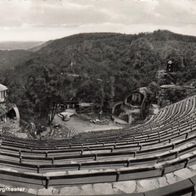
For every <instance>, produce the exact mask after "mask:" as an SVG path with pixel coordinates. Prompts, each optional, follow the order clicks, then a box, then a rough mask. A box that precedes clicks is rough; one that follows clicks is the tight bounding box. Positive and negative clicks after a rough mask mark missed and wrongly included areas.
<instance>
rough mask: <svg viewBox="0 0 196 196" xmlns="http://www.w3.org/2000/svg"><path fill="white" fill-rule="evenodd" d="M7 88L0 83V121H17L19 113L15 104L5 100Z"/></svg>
mask: <svg viewBox="0 0 196 196" xmlns="http://www.w3.org/2000/svg"><path fill="white" fill-rule="evenodd" d="M7 91H8V88H7V87H6V86H4V85H3V84H0V122H2V121H3V122H6V121H7V120H8V119H11V120H14V121H17V122H19V120H20V114H19V110H18V108H17V106H16V105H15V104H14V103H10V102H9V101H8V100H7Z"/></svg>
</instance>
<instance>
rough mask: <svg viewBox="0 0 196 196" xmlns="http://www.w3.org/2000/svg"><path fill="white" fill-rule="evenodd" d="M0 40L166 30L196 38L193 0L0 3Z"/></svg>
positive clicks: (195, 2) (21, 0)
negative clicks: (82, 33) (103, 32)
mask: <svg viewBox="0 0 196 196" xmlns="http://www.w3.org/2000/svg"><path fill="white" fill-rule="evenodd" d="M0 17H1V20H0V39H1V40H10V39H12V40H13V39H15V40H24V39H25V40H48V39H55V38H59V37H63V36H66V35H70V34H74V33H81V32H101V31H110V32H112V31H113V32H122V33H138V32H140V31H153V30H156V29H169V30H172V31H176V32H178V33H185V34H193V35H196V33H195V32H196V27H195V25H196V0H10V1H3V0H0Z"/></svg>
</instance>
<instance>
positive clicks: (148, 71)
mask: <svg viewBox="0 0 196 196" xmlns="http://www.w3.org/2000/svg"><path fill="white" fill-rule="evenodd" d="M1 53H2V52H0V54H1ZM24 54H25V55H24ZM13 55H15V54H12V53H10V58H12V57H13ZM21 55H22V56H21V57H20V55H19V54H18V55H15V59H12V65H11V66H9V67H8V66H7V64H8V62H9V61H8V62H6V63H7V64H5V65H1V67H2V69H1V72H0V82H1V83H3V84H5V85H7V86H8V88H9V100H10V101H11V102H14V103H16V104H17V106H18V107H19V110H20V113H21V118H22V119H23V120H25V121H33V122H36V121H43V122H47V121H48V116H50V117H51V116H53V113H54V111H55V110H56V107H57V105H58V104H61V103H64V102H65V101H70V100H78V101H85V102H93V103H96V104H97V105H100V104H102V102H103V100H104V101H110V100H111V99H114V101H119V100H123V99H124V97H125V96H126V95H128V94H130V93H131V92H132V91H133V90H135V89H137V88H138V87H142V86H147V85H149V84H150V83H152V82H153V81H155V82H156V72H157V70H159V69H165V67H166V63H167V61H168V60H169V59H172V60H173V62H174V63H175V65H176V66H177V77H178V81H180V84H190V83H194V84H195V76H196V37H194V36H186V35H180V34H176V33H173V32H169V31H166V30H157V31H154V32H153V33H140V34H134V35H129V34H118V33H84V34H77V35H72V36H68V37H65V38H62V39H58V40H53V41H49V42H46V43H44V44H43V46H41V47H38V48H35V49H32V50H31V51H24V53H23V54H21ZM6 58H8V57H6ZM3 63H4V62H2V63H1V64H3ZM5 67H6V68H5ZM50 120H52V119H50Z"/></svg>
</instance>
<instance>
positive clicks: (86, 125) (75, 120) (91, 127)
mask: <svg viewBox="0 0 196 196" xmlns="http://www.w3.org/2000/svg"><path fill="white" fill-rule="evenodd" d="M54 123H55V124H59V125H61V126H62V127H66V128H68V129H69V130H71V131H72V132H73V134H74V135H75V134H78V133H81V132H90V131H100V130H114V129H121V128H123V127H122V126H120V125H117V124H115V123H113V122H112V121H111V120H110V121H108V124H104V125H98V124H94V123H91V122H90V120H83V119H81V118H79V117H78V116H72V117H71V118H70V120H69V121H62V119H61V118H60V117H59V116H57V115H56V116H55V118H54Z"/></svg>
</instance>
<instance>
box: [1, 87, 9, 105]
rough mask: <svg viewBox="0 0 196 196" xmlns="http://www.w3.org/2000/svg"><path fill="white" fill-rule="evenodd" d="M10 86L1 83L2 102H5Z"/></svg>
mask: <svg viewBox="0 0 196 196" xmlns="http://www.w3.org/2000/svg"><path fill="white" fill-rule="evenodd" d="M7 90H8V88H7V87H6V86H4V85H3V84H0V103H4V102H5V101H6V97H7Z"/></svg>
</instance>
